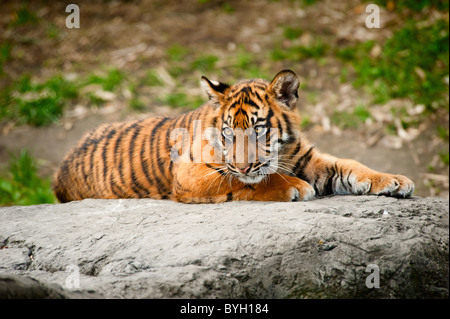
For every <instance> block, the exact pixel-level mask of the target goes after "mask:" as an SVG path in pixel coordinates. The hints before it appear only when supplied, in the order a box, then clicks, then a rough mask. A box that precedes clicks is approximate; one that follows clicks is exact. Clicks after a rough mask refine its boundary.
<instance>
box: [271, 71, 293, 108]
mask: <svg viewBox="0 0 450 319" xmlns="http://www.w3.org/2000/svg"><path fill="white" fill-rule="evenodd" d="M299 85H300V81H299V79H298V77H297V74H295V73H294V72H292V71H291V70H283V71H280V72H278V74H277V75H275V77H274V78H273V80H272V82H271V83H270V85H269V90H271V91H272V92H273V93H274V94H275V99H276V100H277V101H278V102H280V103H282V104H284V105H285V106H287V107H288V108H290V109H293V108H295V106H296V104H297V99H298V86H299Z"/></svg>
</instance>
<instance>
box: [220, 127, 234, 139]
mask: <svg viewBox="0 0 450 319" xmlns="http://www.w3.org/2000/svg"><path fill="white" fill-rule="evenodd" d="M222 134H223V136H225V137H227V138H231V137H233V130H232V129H230V128H229V127H225V128H224V129H223V130H222Z"/></svg>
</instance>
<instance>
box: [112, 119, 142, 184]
mask: <svg viewBox="0 0 450 319" xmlns="http://www.w3.org/2000/svg"><path fill="white" fill-rule="evenodd" d="M136 126H137V123H133V124H132V125H130V126H128V127H127V128H125V129H124V130H123V131H122V132H121V133H120V135H119V137H118V138H117V140H116V145H114V155H115V156H116V155H118V156H119V165H118V171H119V177H120V182H121V183H122V185H123V186H126V185H127V184H126V183H125V178H124V176H123V170H122V164H123V157H122V155H123V152H118V151H119V145H120V144H121V143H122V138H123V137H124V136H125V135H126V134H128V132H129V131H130V130H131V129H132V128H134V127H136ZM115 161H116V157H114V163H115Z"/></svg>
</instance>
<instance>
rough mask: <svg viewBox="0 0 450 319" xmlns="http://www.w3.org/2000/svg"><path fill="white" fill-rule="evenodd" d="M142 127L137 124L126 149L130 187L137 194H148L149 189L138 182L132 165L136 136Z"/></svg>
mask: <svg viewBox="0 0 450 319" xmlns="http://www.w3.org/2000/svg"><path fill="white" fill-rule="evenodd" d="M141 129H142V125H140V126H138V127H137V128H136V129H135V131H134V132H133V135H132V136H131V141H130V149H129V150H128V157H129V161H130V173H131V180H132V184H131V188H132V189H133V191H134V192H135V193H137V194H139V196H148V195H149V194H150V193H149V190H148V189H147V188H145V187H144V186H143V185H142V184H141V183H139V181H138V179H137V177H136V172H135V167H134V164H133V163H134V161H133V158H134V155H135V154H134V147H135V145H136V138H137V136H138V135H139V133H140V131H141Z"/></svg>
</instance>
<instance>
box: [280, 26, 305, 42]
mask: <svg viewBox="0 0 450 319" xmlns="http://www.w3.org/2000/svg"><path fill="white" fill-rule="evenodd" d="M302 34H303V29H302V28H293V27H290V26H286V27H284V28H283V35H284V37H285V38H286V39H288V40H294V39H297V38H299V37H300V36H301V35H302Z"/></svg>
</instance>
